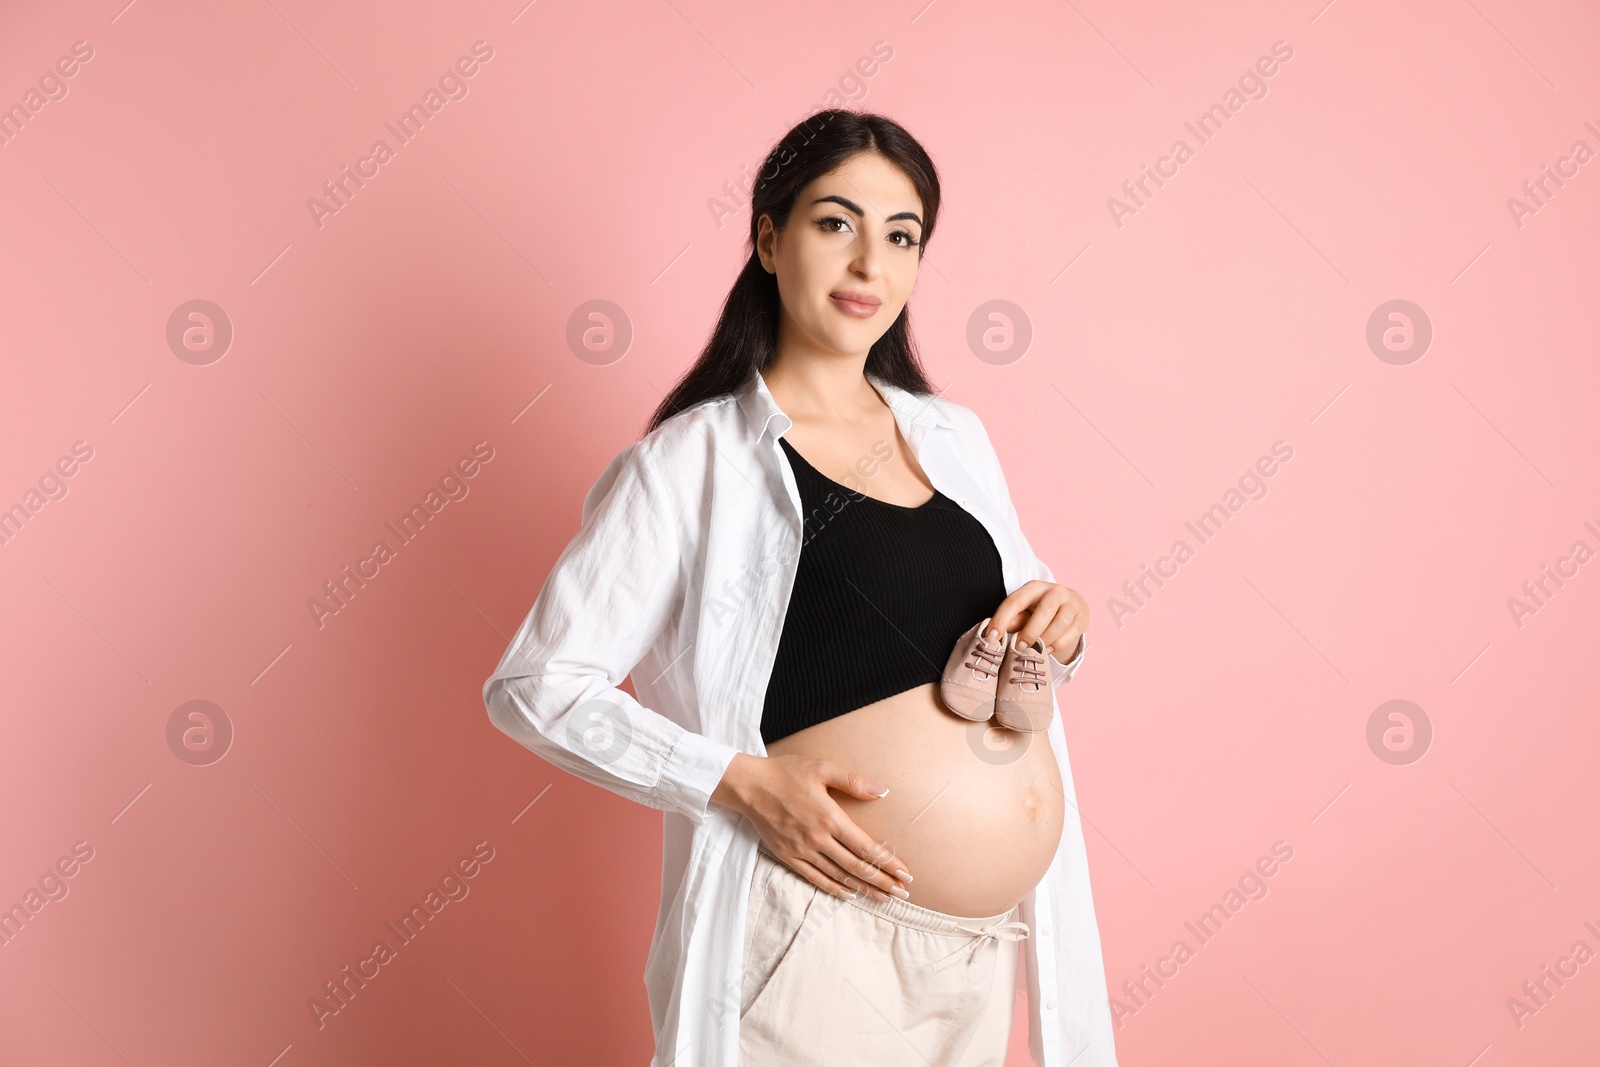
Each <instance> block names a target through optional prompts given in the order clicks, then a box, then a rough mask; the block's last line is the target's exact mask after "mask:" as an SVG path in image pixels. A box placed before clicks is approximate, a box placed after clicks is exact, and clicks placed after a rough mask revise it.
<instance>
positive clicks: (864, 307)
mask: <svg viewBox="0 0 1600 1067" xmlns="http://www.w3.org/2000/svg"><path fill="white" fill-rule="evenodd" d="M828 299H830V300H832V301H833V302H834V305H835V306H837V307H838V308H839V310H841V311H843V312H844V313H845V314H847V315H853V316H855V317H856V318H858V319H868V318H871V317H872V316H873V315H876V314H877V313H878V305H879V304H880V303H881V301H880V300H879V299H878V298H877V297H875V296H872V295H871V294H869V293H856V292H849V291H847V290H839V291H838V292H833V293H829V294H828Z"/></svg>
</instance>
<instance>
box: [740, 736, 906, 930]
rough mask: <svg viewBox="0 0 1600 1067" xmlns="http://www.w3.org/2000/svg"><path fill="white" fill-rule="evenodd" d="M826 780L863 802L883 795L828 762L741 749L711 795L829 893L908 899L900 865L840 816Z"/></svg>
mask: <svg viewBox="0 0 1600 1067" xmlns="http://www.w3.org/2000/svg"><path fill="white" fill-rule="evenodd" d="M830 786H832V787H833V788H834V789H837V790H839V791H840V792H842V793H849V794H850V795H851V796H854V797H860V798H861V799H862V800H877V799H880V798H881V797H882V796H883V795H884V794H886V793H888V790H887V789H884V788H881V787H879V786H876V785H874V784H872V783H871V782H869V781H867V780H866V779H865V778H863V777H862V776H861V775H859V774H856V773H854V772H853V771H849V770H846V769H845V768H843V767H841V766H839V765H838V764H837V763H832V762H829V761H828V760H823V759H817V758H815V757H813V756H801V755H780V756H752V755H750V754H749V753H748V752H740V753H739V754H738V755H736V756H734V757H733V762H732V763H730V764H728V769H727V771H726V772H724V774H723V776H722V781H721V782H720V783H718V785H717V788H716V790H715V791H714V792H713V793H712V794H711V799H712V800H714V801H716V802H718V803H720V804H726V805H728V806H729V807H732V808H734V809H735V810H737V811H739V812H740V813H741V814H743V815H744V817H745V818H747V819H749V820H750V822H751V823H752V824H753V825H754V826H755V828H756V832H757V833H758V834H760V835H761V838H762V840H764V841H765V842H766V843H767V847H768V848H770V849H771V850H772V851H773V852H774V853H775V854H776V855H777V857H778V858H779V859H781V860H783V862H784V863H786V864H788V865H789V867H790V869H792V870H794V871H796V872H798V873H799V874H800V875H801V876H803V877H804V878H805V879H806V880H807V881H809V882H811V883H812V884H813V885H815V886H817V887H818V888H820V889H823V890H826V891H827V892H829V893H832V894H833V895H834V896H836V897H842V898H843V899H845V900H849V899H850V898H851V897H853V896H854V895H855V892H856V890H858V889H863V888H865V889H866V890H867V892H869V893H871V894H872V895H873V896H875V897H877V898H878V899H879V900H888V899H889V897H890V895H891V893H892V894H893V895H894V896H897V897H900V898H901V899H905V898H906V897H909V895H910V894H909V893H906V892H905V890H904V888H903V885H902V882H900V881H897V880H896V879H897V878H898V879H903V880H904V881H905V882H909V881H911V874H910V872H908V871H907V870H906V869H905V864H903V863H901V862H900V861H899V860H897V859H895V856H894V853H893V852H890V851H889V850H888V849H886V848H884V847H883V846H882V845H879V844H878V843H877V842H876V841H874V840H873V839H872V837H871V836H870V835H868V834H867V832H866V831H864V830H862V829H861V827H859V826H857V825H856V823H855V820H854V819H852V818H850V816H848V815H846V814H845V811H844V809H843V808H841V807H840V806H839V804H838V802H837V801H835V800H834V799H833V797H831V796H829V795H828V787H830ZM896 887H901V891H900V892H898V893H896V892H894V890H895V889H896Z"/></svg>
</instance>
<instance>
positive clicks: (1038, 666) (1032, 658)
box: [1011, 645, 1045, 689]
mask: <svg viewBox="0 0 1600 1067" xmlns="http://www.w3.org/2000/svg"><path fill="white" fill-rule="evenodd" d="M1044 682H1045V671H1044V657H1043V656H1041V655H1039V654H1038V653H1037V652H1035V651H1033V649H1031V648H1029V647H1027V646H1026V645H1016V646H1013V648H1012V657H1011V684H1013V685H1036V686H1038V687H1039V688H1040V689H1043V688H1044Z"/></svg>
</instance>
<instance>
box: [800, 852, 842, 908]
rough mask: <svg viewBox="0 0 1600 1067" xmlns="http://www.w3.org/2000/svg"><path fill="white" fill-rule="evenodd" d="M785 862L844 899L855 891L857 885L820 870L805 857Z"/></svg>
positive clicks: (803, 875) (821, 887)
mask: <svg viewBox="0 0 1600 1067" xmlns="http://www.w3.org/2000/svg"><path fill="white" fill-rule="evenodd" d="M818 859H821V857H820V856H819V857H818ZM785 862H787V863H788V864H789V866H790V867H792V868H794V870H795V872H796V873H798V874H799V875H800V876H801V877H803V878H805V880H806V881H808V882H810V883H811V884H812V885H814V886H816V887H817V888H818V889H821V890H822V891H823V892H825V893H830V894H832V895H833V896H836V897H839V898H840V899H842V900H849V899H850V897H851V894H852V893H854V892H855V886H853V885H850V884H848V883H844V882H840V881H839V880H838V879H836V878H834V877H833V876H832V875H830V874H827V873H826V872H824V871H822V870H819V869H818V868H817V865H816V864H814V863H811V862H809V861H807V860H803V859H794V860H786V861H785Z"/></svg>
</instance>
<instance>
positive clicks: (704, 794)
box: [484, 110, 1116, 1067]
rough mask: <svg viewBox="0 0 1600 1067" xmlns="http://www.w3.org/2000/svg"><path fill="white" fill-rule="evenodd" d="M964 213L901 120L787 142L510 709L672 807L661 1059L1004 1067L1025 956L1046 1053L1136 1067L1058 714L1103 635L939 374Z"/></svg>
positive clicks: (655, 964) (575, 760) (1038, 1048)
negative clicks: (932, 352)
mask: <svg viewBox="0 0 1600 1067" xmlns="http://www.w3.org/2000/svg"><path fill="white" fill-rule="evenodd" d="M938 207H939V185H938V179H937V176H936V174H935V171H934V167H933V164H932V162H931V160H930V159H929V158H928V156H927V154H926V152H925V151H924V150H923V149H922V148H921V146H920V145H918V144H917V142H916V141H915V140H914V139H913V138H912V137H911V136H910V134H909V133H907V132H906V131H905V130H904V129H903V128H902V127H900V126H899V125H897V124H896V123H894V122H892V121H890V120H888V119H886V118H883V117H882V116H877V115H871V114H863V113H859V112H849V111H839V110H835V111H825V112H821V113H819V114H817V115H814V116H812V117H811V118H810V119H808V120H806V122H803V123H802V124H800V125H799V126H797V127H795V128H794V129H793V130H791V131H790V132H789V133H788V134H787V135H785V137H784V138H783V140H782V141H781V142H780V144H779V145H778V146H777V147H776V148H774V149H773V152H772V153H771V155H769V157H768V159H767V160H766V162H765V164H764V166H763V168H762V170H761V180H760V181H759V182H758V183H757V185H756V187H755V189H754V190H753V193H752V206H751V213H752V221H751V254H750V257H749V260H748V261H747V263H746V265H745V269H744V271H743V273H742V274H741V275H740V278H739V280H738V281H737V282H736V283H735V286H734V289H733V291H732V292H731V293H730V295H729V297H728V300H727V301H726V303H725V305H724V307H723V312H722V316H721V318H720V320H719V322H718V325H717V328H716V330H715V332H714V334H713V336H712V339H711V341H710V343H709V344H708V345H707V347H706V349H705V351H704V352H703V353H702V354H701V356H700V357H699V359H698V361H697V362H696V363H695V364H694V366H693V367H691V368H690V369H689V371H688V372H687V373H686V374H685V375H684V377H683V379H682V380H681V381H679V382H678V383H677V385H676V386H675V387H674V389H673V390H672V391H671V392H670V393H669V394H668V395H667V396H666V397H665V398H664V399H663V400H662V402H661V404H660V406H659V407H658V408H657V410H656V411H655V413H654V417H653V418H652V420H651V423H650V426H649V429H648V432H647V433H646V435H645V437H644V438H643V439H642V440H641V441H640V442H638V443H637V444H636V445H633V446H630V447H629V448H628V449H626V450H624V452H623V453H622V454H620V455H619V456H618V457H617V458H616V459H615V460H613V462H612V464H611V466H610V467H609V468H608V469H607V471H606V473H605V474H604V475H603V476H602V478H601V480H600V482H599V483H597V484H596V486H595V487H594V489H592V490H591V491H590V493H589V495H588V497H587V498H586V500H585V502H584V515H583V523H582V528H581V530H580V532H579V534H578V536H577V537H576V538H575V539H574V540H573V541H572V543H571V544H569V545H568V547H567V549H566V550H565V551H564V552H563V553H562V555H561V558H560V559H558V560H557V561H556V564H555V566H554V568H553V569H552V571H551V574H550V576H549V578H548V579H547V580H546V583H545V586H544V588H543V589H542V590H541V591H540V594H539V597H538V598H537V600H536V601H535V603H534V607H533V610H532V611H531V612H530V613H529V616H528V618H527V619H526V620H525V621H524V623H523V625H522V628H521V629H520V630H519V632H518V634H517V636H516V638H515V639H514V640H513V641H512V644H511V647H510V648H508V649H507V651H506V654H505V656H504V658H503V659H502V661H501V663H500V666H499V667H498V668H497V669H496V671H495V674H494V675H493V676H492V677H491V678H490V679H489V681H488V682H487V683H486V684H485V686H484V699H485V702H486V703H487V705H488V707H489V710H490V715H491V718H492V719H493V721H494V722H495V724H496V725H497V726H499V727H500V729H502V730H504V731H505V732H506V733H508V734H510V735H511V736H513V737H515V738H516V739H517V740H519V741H520V742H522V743H523V744H524V745H525V746H527V747H528V748H530V749H532V750H533V751H535V752H537V753H539V754H540V755H542V756H544V757H545V758H546V759H548V760H550V761H551V762H552V763H555V764H556V765H557V766H560V767H562V768H564V769H567V770H569V771H571V772H572V773H574V774H576V775H578V776H580V777H582V778H584V779H586V780H588V781H591V782H594V783H596V784H599V785H602V786H604V787H606V788H609V789H611V790H613V791H615V792H617V793H620V794H622V795H624V796H627V797H630V798H632V799H635V800H638V801H640V802H642V803H646V804H649V805H651V806H653V807H657V808H660V809H661V810H663V811H664V812H666V813H667V814H666V822H665V826H664V830H665V839H664V867H663V878H662V900H661V911H660V914H659V915H658V919H657V926H656V933H655V936H654V938H653V940H652V944H651V949H650V959H649V962H648V963H647V965H646V974H645V979H646V985H647V990H648V992H649V994H650V1004H651V1012H652V1023H653V1026H654V1030H655V1036H656V1042H657V1046H656V1054H655V1057H654V1058H653V1059H652V1067H669V1065H682V1067H688V1065H690V1064H697V1065H698V1064H713V1065H717V1067H735V1065H736V1064H748V1065H768V1064H772V1065H779V1064H781V1065H810V1064H816V1065H822V1064H828V1065H834V1064H853V1063H863V1064H865V1063H871V1064H877V1065H892V1064H906V1065H913V1064H914V1065H918V1067H923V1065H928V1064H936V1065H941V1067H943V1065H951V1067H979V1065H984V1067H1001V1065H1002V1064H1003V1063H1004V1060H1005V1051H1006V1046H1007V1043H1008V1040H1009V1035H1010V1029H1011V1016H1012V1008H1013V1003H1014V998H1015V995H1016V986H1015V979H1016V973H1017V962H1018V954H1019V952H1020V953H1022V954H1023V958H1024V959H1025V960H1026V963H1027V975H1028V992H1029V1000H1030V1011H1029V1018H1030V1042H1029V1043H1030V1048H1031V1049H1032V1051H1033V1055H1034V1057H1035V1059H1036V1060H1037V1061H1038V1062H1039V1063H1040V1064H1041V1065H1042V1067H1067V1065H1068V1064H1071V1065H1072V1067H1115V1064H1116V1059H1115V1050H1114V1048H1113V1044H1112V1038H1111V1029H1110V1013H1109V1007H1108V1003H1107V1000H1106V991H1105V979H1104V973H1103V970H1102V966H1101V958H1100V944H1099V937H1098V932H1097V930H1096V926H1095V920H1094V914H1093V907H1092V902H1091V900H1090V896H1089V883H1088V872H1087V863H1086V858H1085V852H1084V844H1083V837H1082V831H1081V828H1080V826H1079V823H1078V819H1077V812H1076V801H1075V794H1074V789H1073V785H1072V780H1071V775H1070V770H1068V766H1067V761H1066V749H1065V740H1064V734H1063V731H1062V729H1061V726H1060V722H1059V719H1060V716H1059V715H1056V714H1055V711H1056V706H1055V696H1054V686H1055V685H1059V684H1061V683H1062V682H1064V681H1066V680H1068V679H1070V678H1071V676H1072V673H1073V672H1074V671H1075V670H1076V669H1077V666H1078V663H1079V662H1080V661H1081V659H1082V657H1083V651H1084V643H1085V642H1084V639H1083V635H1084V632H1085V629H1086V627H1087V624H1088V619H1089V610H1088V606H1087V604H1086V603H1085V602H1084V600H1083V598H1082V597H1081V596H1080V595H1079V594H1078V593H1076V592H1075V591H1073V590H1071V589H1068V588H1067V587H1065V586H1063V585H1060V584H1057V583H1056V582H1055V581H1054V579H1053V576H1052V575H1051V573H1050V571H1049V569H1048V568H1047V567H1045V566H1044V565H1043V563H1042V562H1040V561H1039V560H1038V559H1037V557H1035V556H1034V555H1033V554H1032V550H1031V549H1030V548H1029V547H1028V543H1027V540H1026V538H1025V537H1024V536H1023V535H1022V532H1021V530H1020V528H1019V527H1018V525H1017V518H1016V510H1015V508H1014V507H1013V505H1012V503H1011V500H1010V497H1009V493H1008V490H1007V487H1006V482H1005V478H1004V476H1003V474H1002V473H1001V469H1000V464H999V460H998V458H997V457H996V455H995V453H994V450H993V447H992V445H991V444H990V441H989V438H988V435H987V434H986V433H985V432H984V429H983V425H982V423H981V422H980V421H979V419H978V417H977V415H976V414H974V413H973V412H972V411H971V410H970V409H967V408H965V407H963V406H961V405H959V404H955V403H952V402H950V401H948V400H944V399H942V398H941V397H939V396H937V395H935V394H934V391H933V389H932V388H931V387H930V386H929V385H928V383H927V381H926V379H925V378H924V376H923V372H922V370H921V367H920V365H919V362H918V360H917V357H916V353H915V348H914V346H913V344H912V340H911V333H910V328H909V318H908V313H907V310H906V303H907V300H908V299H909V297H910V295H911V292H912V290H913V288H914V287H915V284H916V281H917V277H918V272H919V267H920V265H921V262H922V258H923V255H924V253H925V251H926V248H927V242H928V240H929V238H930V236H931V234H932V232H933V229H934V222H935V219H936V217H937V214H938ZM1004 373H1005V384H1004V390H1006V391H1012V392H1014V391H1016V390H1019V389H1027V388H1028V387H1029V385H1030V382H1031V379H1030V378H1029V376H1028V374H1027V373H1026V372H1025V371H1023V370H1022V369H1020V368H1012V369H1010V370H1008V371H1006V372H1004ZM1040 444H1041V445H1042V444H1043V442H1042V441H1041V442H1040ZM1052 458H1054V454H1053V453H1052ZM1025 470H1026V471H1027V478H1026V481H1025V483H1024V484H1027V485H1030V486H1032V487H1035V488H1036V489H1037V490H1043V489H1044V488H1045V486H1044V483H1043V482H1042V481H1041V479H1040V475H1041V474H1042V472H1043V470H1044V465H1043V463H1042V462H1040V461H1038V460H1035V461H1034V462H1033V463H1032V464H1030V465H1029V466H1028V467H1026V468H1025ZM629 673H631V674H632V675H633V679H634V688H635V691H636V694H637V696H629V695H628V694H627V693H626V692H625V691H623V690H622V689H620V688H618V687H617V683H618V682H619V681H620V680H621V678H622V676H623V675H625V674H629ZM952 685H953V686H955V687H957V688H950V686H952ZM986 687H987V697H986V698H985V697H984V695H983V694H984V692H985V688H986ZM957 694H961V695H962V699H960V700H958V699H955V696H956V695H957ZM996 707H998V708H999V711H998V713H996V712H995V708H996ZM991 715H993V717H991ZM1069 808H1070V809H1071V810H1070V811H1069Z"/></svg>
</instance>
